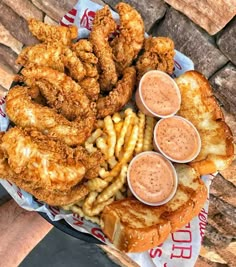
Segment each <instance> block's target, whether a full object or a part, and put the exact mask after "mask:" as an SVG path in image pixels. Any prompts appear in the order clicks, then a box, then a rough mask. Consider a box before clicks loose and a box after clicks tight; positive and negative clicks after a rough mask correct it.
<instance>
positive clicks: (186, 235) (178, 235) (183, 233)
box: [171, 230, 192, 243]
mask: <svg viewBox="0 0 236 267" xmlns="http://www.w3.org/2000/svg"><path fill="white" fill-rule="evenodd" d="M171 236H172V240H173V241H174V242H185V243H191V242H192V233H191V231H189V230H178V231H177V232H174V233H172V234H171Z"/></svg>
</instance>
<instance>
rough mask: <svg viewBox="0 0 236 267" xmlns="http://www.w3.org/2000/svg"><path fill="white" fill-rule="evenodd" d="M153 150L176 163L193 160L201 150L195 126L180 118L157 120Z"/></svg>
mask: <svg viewBox="0 0 236 267" xmlns="http://www.w3.org/2000/svg"><path fill="white" fill-rule="evenodd" d="M153 146H154V150H155V151H157V152H160V153H161V154H163V155H164V156H165V157H166V158H168V159H169V160H171V161H173V162H177V163H187V162H190V161H192V160H194V159H195V158H196V157H197V156H198V155H199V153H200V150H201V138H200V135H199V133H198V131H197V129H196V128H195V126H194V125H193V124H192V123H191V122H190V121H188V120H186V119H185V118H183V117H181V116H172V117H170V118H163V119H161V120H159V121H158V122H157V124H156V126H155V128H154V138H153Z"/></svg>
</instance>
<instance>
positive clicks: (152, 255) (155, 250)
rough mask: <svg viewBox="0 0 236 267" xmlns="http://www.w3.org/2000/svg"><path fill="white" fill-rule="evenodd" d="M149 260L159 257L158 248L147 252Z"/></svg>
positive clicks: (160, 253) (160, 252) (159, 250)
mask: <svg viewBox="0 0 236 267" xmlns="http://www.w3.org/2000/svg"><path fill="white" fill-rule="evenodd" d="M149 255H150V257H151V258H156V257H161V255H162V250H161V249H160V248H152V249H151V250H150V252H149Z"/></svg>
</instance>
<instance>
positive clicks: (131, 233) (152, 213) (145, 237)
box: [101, 164, 207, 252]
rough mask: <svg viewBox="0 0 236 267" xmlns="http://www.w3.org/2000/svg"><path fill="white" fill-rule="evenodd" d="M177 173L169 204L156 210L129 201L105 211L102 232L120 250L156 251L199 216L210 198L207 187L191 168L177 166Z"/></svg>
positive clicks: (134, 201)
mask: <svg viewBox="0 0 236 267" xmlns="http://www.w3.org/2000/svg"><path fill="white" fill-rule="evenodd" d="M176 170H177V174H178V178H179V183H178V189H177V192H176V194H175V196H174V198H173V199H172V200H171V201H170V202H168V203H167V204H165V205H162V206H159V207H153V206H147V205H145V204H142V203H141V202H139V201H138V200H137V199H135V198H128V199H124V200H120V201H115V202H113V203H112V204H110V205H108V206H107V207H106V208H105V209H104V211H103V213H102V217H101V219H102V221H103V232H104V233H105V234H106V235H107V236H108V238H109V239H110V240H111V242H112V243H113V244H114V245H115V246H116V247H117V248H118V249H120V250H122V251H125V252H141V251H146V250H148V249H150V248H153V247H155V246H157V245H159V244H161V243H162V242H163V241H165V239H166V238H167V237H168V235H169V233H171V232H174V231H176V230H178V229H180V228H181V227H183V226H184V225H186V224H187V223H188V222H189V221H190V220H191V219H192V218H193V217H194V216H196V215H197V214H198V213H199V211H200V210H201V208H202V206H203V204H204V203H205V201H206V198H207V188H206V186H205V184H204V183H203V182H202V180H201V179H200V178H199V175H198V174H197V172H196V171H195V170H194V169H193V168H191V167H190V166H188V165H185V164H182V165H181V164H179V165H176Z"/></svg>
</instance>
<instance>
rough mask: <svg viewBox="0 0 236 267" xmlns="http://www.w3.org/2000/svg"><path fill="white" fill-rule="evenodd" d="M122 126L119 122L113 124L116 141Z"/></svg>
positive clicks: (121, 122)
mask: <svg viewBox="0 0 236 267" xmlns="http://www.w3.org/2000/svg"><path fill="white" fill-rule="evenodd" d="M123 124H124V122H123V121H120V122H118V123H115V125H114V127H115V131H116V139H118V138H119V136H120V132H121V129H122V127H123Z"/></svg>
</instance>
